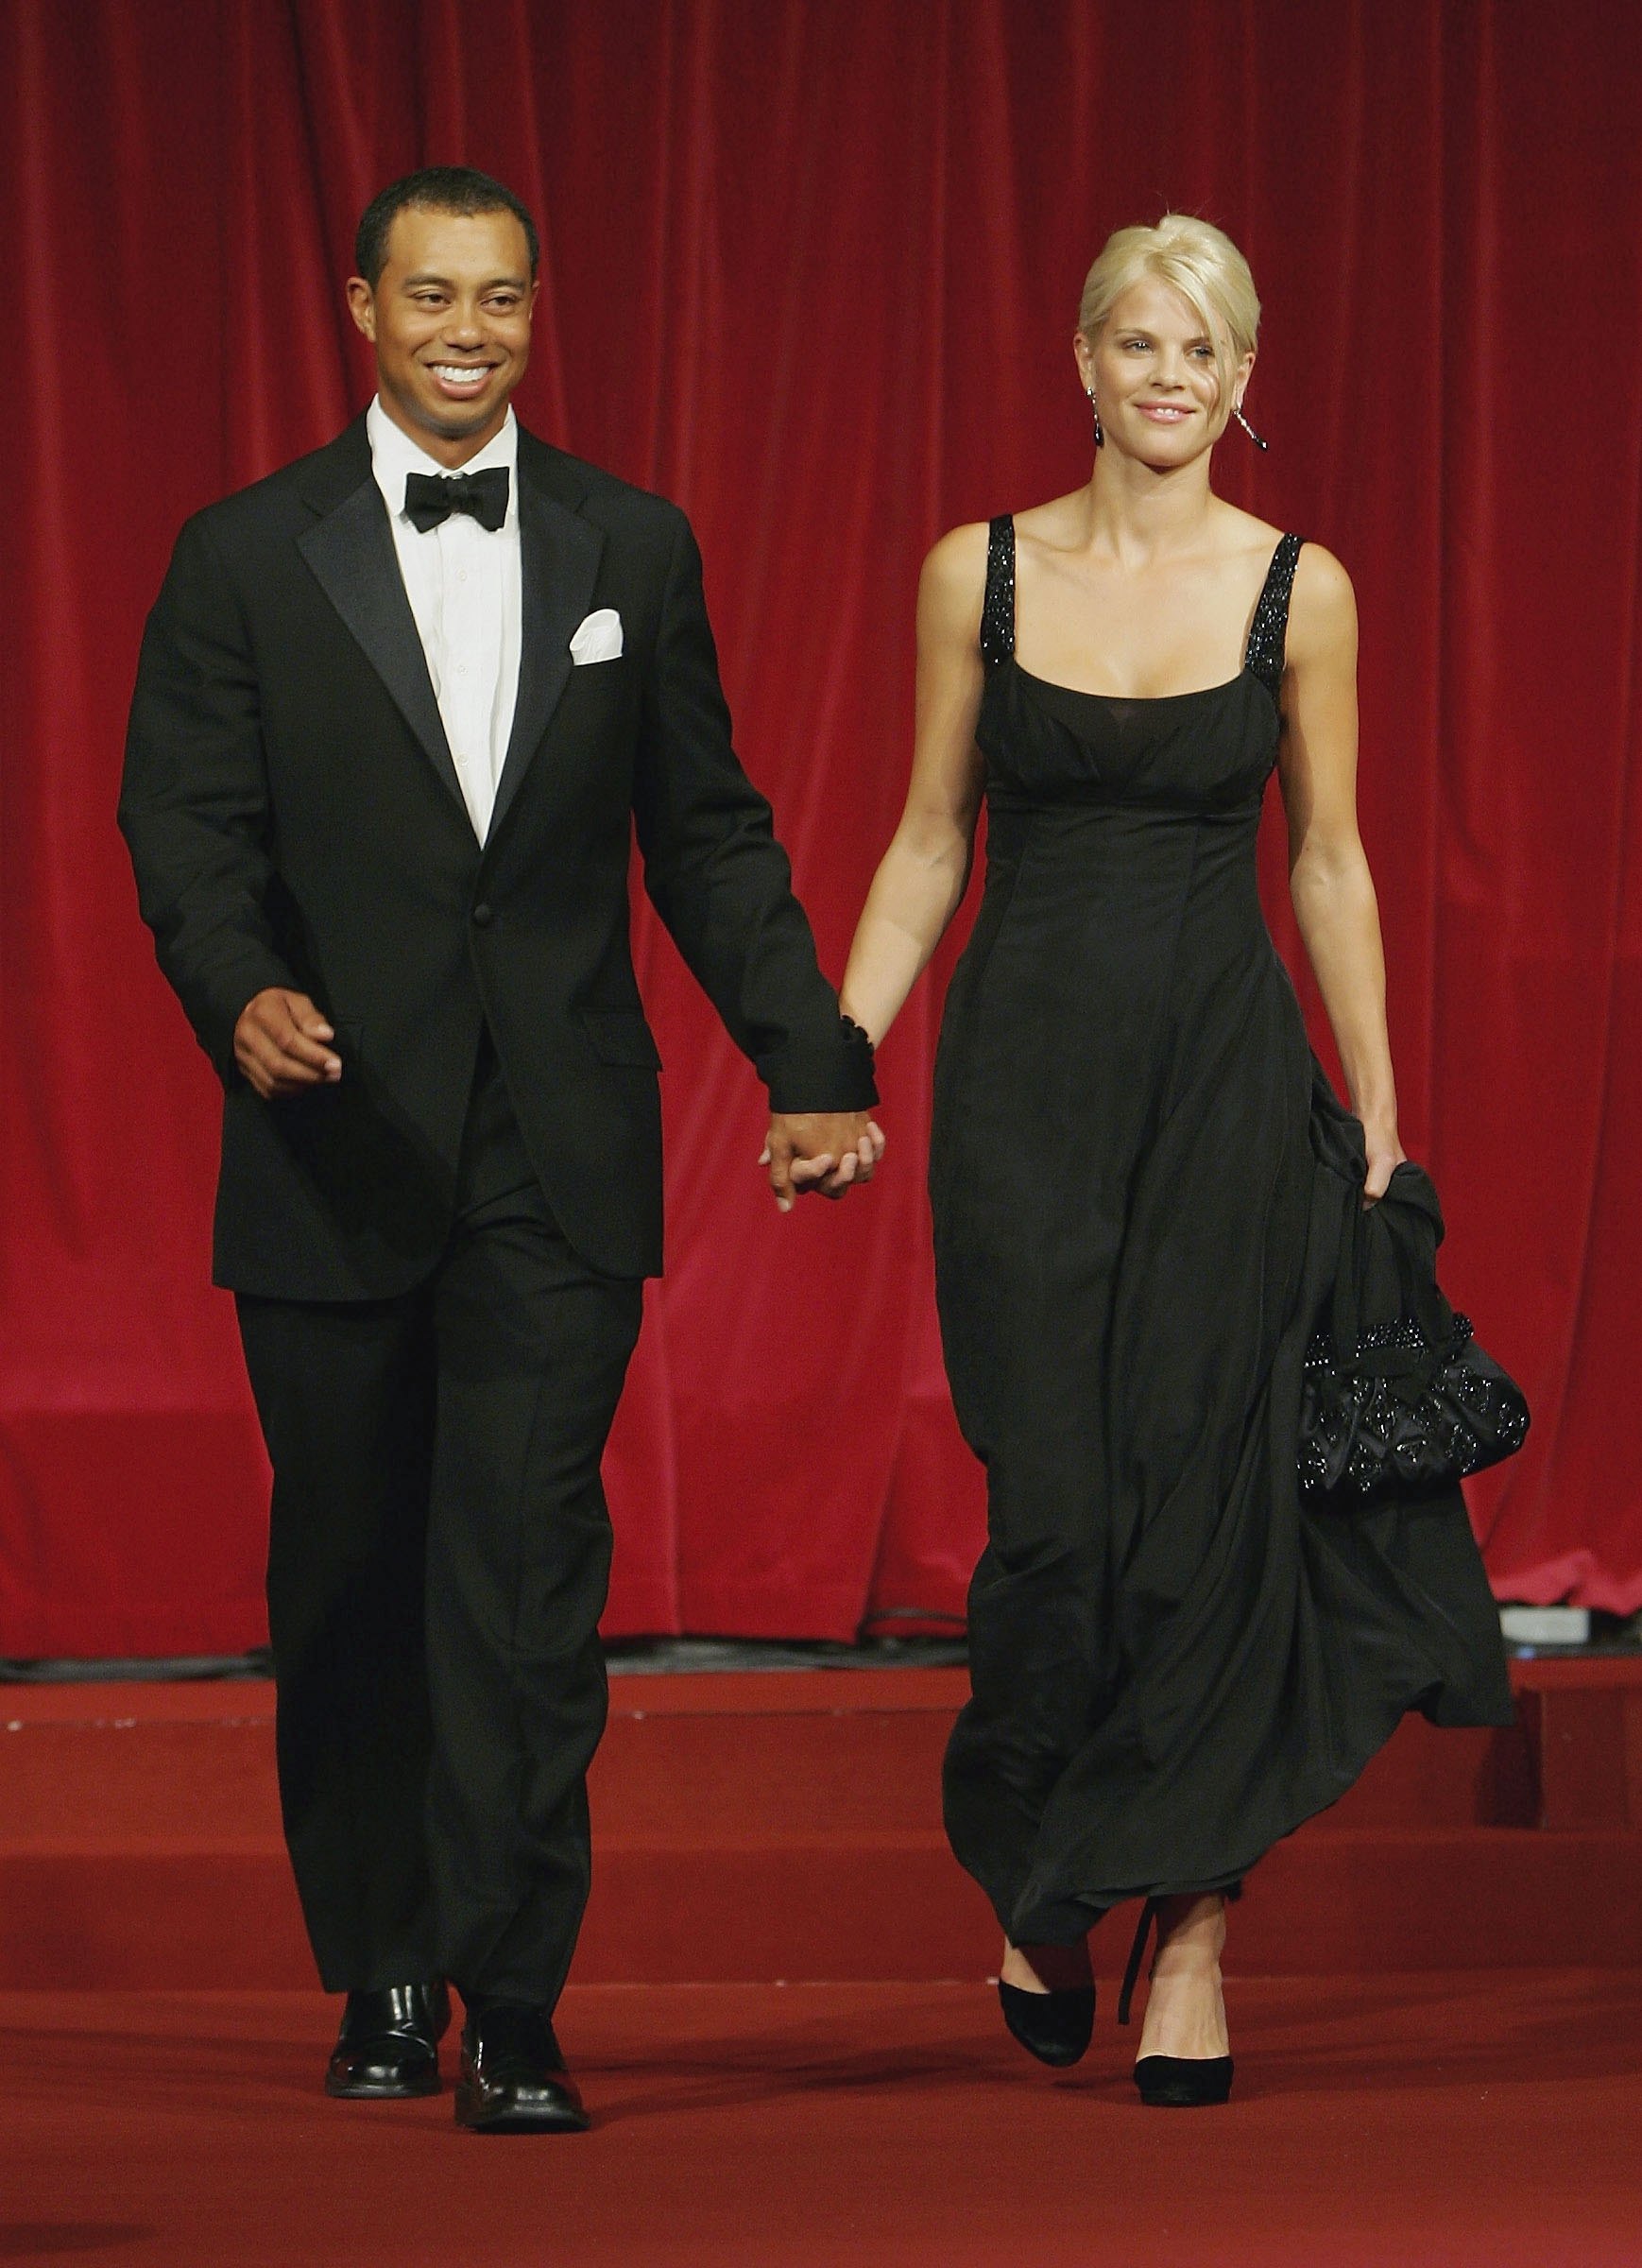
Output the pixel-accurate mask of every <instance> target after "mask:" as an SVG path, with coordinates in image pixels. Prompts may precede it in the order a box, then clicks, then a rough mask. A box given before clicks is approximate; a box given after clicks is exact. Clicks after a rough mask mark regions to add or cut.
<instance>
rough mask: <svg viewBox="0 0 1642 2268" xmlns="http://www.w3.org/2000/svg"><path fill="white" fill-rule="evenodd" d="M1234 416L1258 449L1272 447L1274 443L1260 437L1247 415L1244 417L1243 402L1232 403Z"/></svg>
mask: <svg viewBox="0 0 1642 2268" xmlns="http://www.w3.org/2000/svg"><path fill="white" fill-rule="evenodd" d="M1232 416H1233V417H1234V418H1236V420H1237V421H1238V423H1239V424H1240V426H1241V427H1242V429H1243V431H1244V432H1245V433H1246V434H1247V435H1248V437H1249V438H1250V440H1251V441H1253V443H1254V444H1255V447H1256V448H1257V449H1269V448H1270V447H1271V445H1272V444H1271V442H1270V441H1262V440H1261V438H1260V437H1259V435H1258V434H1257V432H1256V431H1255V429H1254V427H1253V426H1252V425H1251V424H1250V423H1249V421H1248V420H1247V418H1245V417H1244V415H1243V405H1242V404H1241V403H1240V402H1234V403H1233V404H1232Z"/></svg>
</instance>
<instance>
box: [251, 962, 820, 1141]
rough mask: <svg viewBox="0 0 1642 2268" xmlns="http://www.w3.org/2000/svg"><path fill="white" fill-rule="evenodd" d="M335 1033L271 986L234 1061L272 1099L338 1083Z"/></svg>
mask: <svg viewBox="0 0 1642 2268" xmlns="http://www.w3.org/2000/svg"><path fill="white" fill-rule="evenodd" d="M335 1037H336V1035H335V1033H334V1031H333V1030H332V1029H331V1026H330V1025H329V1024H328V1023H327V1022H326V1021H325V1019H324V1017H323V1016H321V1015H320V1013H319V1011H318V1009H317V1008H316V1006H315V1005H314V1003H313V1002H312V1001H311V1000H310V999H309V998H308V995H307V994H306V993H305V992H287V991H286V990H285V989H284V988H283V987H282V986H280V985H270V986H269V987H268V988H267V990H266V991H265V992H259V993H258V994H257V995H256V997H255V998H254V999H253V1000H250V1001H248V1003H247V1004H246V1005H245V1006H244V1007H243V1008H242V1009H241V1010H240V1018H239V1022H237V1023H236V1024H235V1025H234V1027H233V1059H234V1061H235V1062H236V1063H237V1064H238V1065H239V1067H240V1069H241V1071H243V1072H244V1074H245V1075H246V1077H247V1078H248V1080H249V1081H250V1083H251V1085H252V1086H253V1087H254V1088H255V1089H256V1091H257V1092H258V1093H259V1094H260V1095H261V1096H262V1098H263V1100H264V1102H265V1103H267V1102H272V1101H273V1099H274V1098H275V1096H276V1095H282V1094H299V1093H300V1092H301V1091H302V1089H303V1088H304V1087H325V1086H332V1087H334V1085H335V1083H336V1081H337V1080H338V1079H339V1078H340V1077H341V1076H342V1058H341V1057H340V1056H338V1055H337V1054H336V1053H335V1052H334V1049H333V1048H332V1047H331V1046H330V1045H329V1042H330V1041H331V1040H334V1039H335ZM829 1123H830V1122H829Z"/></svg>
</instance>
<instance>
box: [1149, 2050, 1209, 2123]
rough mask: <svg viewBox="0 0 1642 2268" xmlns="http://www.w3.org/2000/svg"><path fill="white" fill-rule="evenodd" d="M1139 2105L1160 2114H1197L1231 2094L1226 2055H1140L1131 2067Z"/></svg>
mask: <svg viewBox="0 0 1642 2268" xmlns="http://www.w3.org/2000/svg"><path fill="white" fill-rule="evenodd" d="M1135 2085H1136V2086H1137V2088H1139V2089H1140V2100H1141V2102H1142V2103H1151V2104H1155V2105H1157V2106H1158V2107H1159V2108H1161V2109H1164V2110H1197V2109H1199V2108H1200V2107H1201V2106H1202V2105H1205V2104H1207V2103H1224V2102H1225V2101H1226V2100H1227V2099H1228V2098H1229V2096H1230V2094H1231V2088H1232V2059H1231V2057H1230V2056H1229V2055H1142V2056H1141V2058H1140V2060H1139V2062H1138V2063H1137V2065H1136V2066H1135Z"/></svg>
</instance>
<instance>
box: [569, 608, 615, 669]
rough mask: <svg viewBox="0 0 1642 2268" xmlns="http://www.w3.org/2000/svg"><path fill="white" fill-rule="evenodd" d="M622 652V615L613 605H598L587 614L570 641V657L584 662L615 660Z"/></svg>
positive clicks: (577, 662) (577, 661) (578, 661)
mask: <svg viewBox="0 0 1642 2268" xmlns="http://www.w3.org/2000/svg"><path fill="white" fill-rule="evenodd" d="M621 653H622V617H621V616H620V615H619V614H618V613H617V611H616V610H615V608H614V607H600V608H599V610H598V611H597V612H596V613H593V614H590V615H588V617H587V618H586V620H585V621H584V622H583V624H582V626H581V627H580V629H579V630H577V632H576V634H575V636H574V637H573V639H572V640H571V642H570V658H571V660H572V662H575V663H576V664H577V665H578V666H579V665H580V664H581V663H582V662H616V661H619V660H620V659H621Z"/></svg>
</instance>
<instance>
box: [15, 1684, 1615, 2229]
mask: <svg viewBox="0 0 1642 2268" xmlns="http://www.w3.org/2000/svg"><path fill="white" fill-rule="evenodd" d="M1517 1684H1518V1689H1519V1699H1520V1704H1521V1713H1520V1720H1519V1723H1518V1725H1517V1726H1516V1727H1514V1729H1513V1730H1512V1731H1510V1732H1505V1733H1492V1732H1475V1733H1458V1734H1439V1733H1435V1732H1433V1731H1432V1730H1431V1729H1430V1727H1428V1726H1425V1725H1423V1724H1421V1723H1419V1722H1417V1721H1413V1720H1411V1721H1410V1722H1409V1723H1407V1724H1405V1725H1404V1727H1402V1729H1401V1730H1400V1731H1399V1732H1398V1734H1397V1736H1396V1738H1395V1739H1394V1741H1393V1742H1392V1743H1391V1744H1390V1746H1389V1747H1388V1748H1387V1749H1386V1751H1385V1752H1384V1754H1383V1755H1382V1756H1381V1757H1379V1758H1378V1759H1377V1761H1376V1762H1375V1764H1374V1765H1373V1766H1372V1768H1371V1769H1370V1771H1369V1772H1368V1773H1367V1774H1366V1775H1365V1777H1364V1778H1363V1780H1362V1781H1361V1783H1360V1785H1359V1786H1358V1787H1357V1788H1356V1789H1354V1790H1353V1791H1352V1792H1351V1794H1350V1795H1348V1796H1347V1797H1346V1798H1345V1799H1344V1800H1343V1802H1342V1803H1340V1804H1339V1805H1338V1806H1336V1808H1335V1809H1334V1810H1333V1811H1332V1812H1330V1813H1327V1814H1326V1816H1325V1817H1324V1818H1322V1819H1320V1820H1318V1821H1315V1822H1314V1823H1313V1824H1312V1825H1311V1826H1309V1827H1308V1828H1307V1829H1305V1830H1303V1831H1302V1832H1301V1833H1300V1834H1298V1835H1296V1836H1294V1837H1293V1838H1292V1839H1291V1841H1290V1842H1289V1843H1287V1844H1285V1845H1284V1846H1283V1847H1281V1849H1279V1850H1278V1851H1276V1852H1274V1854H1273V1855H1272V1857H1271V1858H1270V1859H1269V1860H1268V1861H1267V1862H1266V1863H1265V1864H1262V1865H1261V1866H1260V1867H1259V1868H1258V1869H1257V1873H1256V1874H1255V1876H1254V1877H1253V1879H1252V1880H1251V1882H1250V1885H1249V1891H1248V1895H1247V1897H1246V1898H1245V1899H1244V1900H1243V1902H1242V1904H1241V1905H1240V1908H1239V1909H1238V1912H1237V1914H1236V1916H1234V1920H1233V1929H1232V1943H1231V1951H1230V1956H1229V1959H1228V1963H1227V1967H1228V1974H1229V1976H1230V1977H1231V1978H1232V1980H1233V1981H1232V1984H1231V1986H1230V1991H1229V1999H1230V2003H1231V2016H1232V2030H1233V2042H1234V2046H1235V2049H1236V2053H1237V2057H1238V2087H1237V2094H1236V2097H1235V2099H1234V2101H1233V2103H1232V2105H1230V2107H1229V2108H1228V2109H1227V2110H1225V2111H1223V2112H1220V2111H1216V2112H1201V2113H1195V2114H1192V2113H1186V2114H1175V2115H1172V2116H1171V2115H1170V2114H1168V2113H1164V2112H1148V2111H1146V2110H1144V2109H1143V2108H1142V2107H1141V2106H1140V2105H1139V2104H1138V2102H1137V2100H1136V2098H1135V2095H1134V2091H1133V2088H1132V2085H1131V2083H1130V2081H1129V2079H1128V2076H1127V2069H1128V2064H1129V2061H1130V2060H1131V2059H1132V2057H1133V2053H1134V2047H1133V2036H1124V2035H1121V2034H1120V2033H1119V2032H1118V2030H1117V2028H1116V2026H1115V2025H1114V2024H1113V2022H1112V2020H1111V2009H1112V2005H1113V2002H1114V2000H1115V1995H1114V1994H1113V1993H1112V1991H1111V1989H1110V1987H1109V1985H1108V1986H1107V1987H1106V1988H1105V1990H1104V1992H1103V2017H1102V2022H1101V2025H1100V2028H1099V2030H1098V2032H1097V2036H1096V2045H1095V2049H1094V2051H1093V2052H1092V2053H1091V2055H1090V2056H1089V2058H1088V2060H1087V2062H1086V2064H1085V2065H1084V2066H1083V2067H1081V2068H1080V2070H1078V2071H1076V2072H1075V2073H1072V2074H1069V2075H1067V2076H1063V2077H1056V2076H1054V2075H1052V2074H1051V2073H1049V2072H1047V2071H1045V2070H1041V2069H1040V2068H1039V2067H1037V2066H1035V2065H1034V2064H1033V2063H1031V2062H1030V2061H1029V2060H1028V2059H1027V2058H1026V2057H1025V2056H1024V2055H1023V2054H1022V2053H1020V2051H1019V2050H1018V2049H1017V2048H1016V2047H1015V2046H1014V2045H1013V2043H1011V2042H1010V2041H1009V2040H1008V2039H1007V2038H1006V2037H1005V2036H1004V2035H1003V2032H1002V2029H1001V2023H1000V2021H999V2019H998V2016H997V2013H996V2005H995V2002H994V2000H993V1998H992V1996H991V1994H990V1993H989V1992H988V1991H987V1989H986V1988H985V1986H984V1985H983V1984H982V1983H981V1982H980V1980H981V1979H983V1977H984V1976H985V1975H986V1973H987V1971H988V1970H989V1969H990V1968H991V1967H993V1965H994V1964H995V1962H996V1959H997V1953H998V1945H997V1935H996V1930H995V1927H994V1925H993V1923H992V1921H991V1919H990V1916H988V1915H987V1913H986V1912H985V1909H984V1907H983V1904H982V1901H981V1899H980V1897H979V1895H978V1893H977V1892H976V1891H975V1889H974V1887H973V1885H972V1884H971V1883H969V1882H968V1881H966V1879H965V1878H964V1876H962V1875H961V1874H960V1873H959V1871H958V1869H957V1867H956V1866H955V1865H954V1864H953V1862H952V1860H951V1859H950V1857H949V1854H948V1852H947V1850H946V1847H945V1844H944V1841H943V1838H942V1836H941V1832H940V1824H939V1794H938V1790H939V1779H938V1771H939V1761H940V1751H941V1745H942V1743H943V1741H944V1739H945V1737H946V1731H947V1727H948V1726H949V1723H950V1720H951V1716H952V1712H953V1710H955V1708H956V1707H957V1705H958V1702H959V1700H960V1698H961V1697H962V1694H963V1692H964V1679H963V1677H962V1675H960V1674H955V1673H945V1672H938V1673H937V1672H932V1673H919V1672H912V1671H906V1672H893V1673H856V1672H826V1673H802V1674H796V1675H788V1674H784V1673H774V1674H768V1675H729V1676H714V1675H701V1676H693V1677H643V1676H630V1677H624V1678H620V1679H618V1680H617V1681H616V1683H615V1688H614V1713H613V1716H612V1721H611V1727H610V1733H609V1737H608V1739H607V1743H606V1744H605V1747H604V1749H603V1750H602V1752H601V1754H600V1758H599V1761H598V1765H597V1768H596V1772H595V1776H594V1787H593V1795H594V1808H595V1833H596V1860H595V1880H594V1893H593V1902H592V1906H591V1909H590V1915H589V1919H588V1928H587V1932H586V1934H585V1937H584V1939H583V1945H582V1950H581V1952H580V1954H579V1956H578V1959H577V1964H576V1970H575V1977H576V1983H575V1984H574V1985H573V1988H572V1991H571V1993H570V1995H569V1997H568V1999H567V2002H566V2005H565V2011H564V2019H563V2025H562V2031H563V2036H564V2041H565V2045H566V2048H567V2051H568V2053H569V2054H570V2056H571V2059H572V2062H573V2065H574V2067H575V2069H576V2070H577V2072H578V2073H579V2075H580V2077H581V2078H582V2080H583V2083H584V2085H585V2087H586V2090H587V2093H588V2097H589V2101H590V2106H591V2107H592V2109H593V2111H594V2113H595V2116H596V2121H597V2124H596V2128H595V2131H594V2132H593V2133H592V2134H591V2135H589V2136H586V2137H582V2138H575V2139H568V2138H567V2139H553V2140H549V2141H538V2140H533V2139H511V2138H510V2139H486V2140H480V2139H476V2138H473V2137H470V2136H466V2135H459V2134H457V2133H456V2132H455V2131H454V2130H453V2125H452V2122H451V2106H450V2099H449V2096H448V2095H447V2096H446V2097H445V2098H444V2099H442V2100H440V2101H437V2102H433V2103H426V2104H416V2105H335V2104H331V2103H328V2102H327V2101H326V2100H325V2098H324V2096H323V2095H322V2094H321V2092H320V2091H319V2076H320V2072H321V2070H322V2067H323V2062H324V2056H325V2053H326V2051H327V2049H328V2047H329V2045H330V2040H331V2037H332V2032H333V2026H334V2005H333V2004H332V2003H329V2002H326V2001H324V2000H323V1999H322V1998H321V1997H320V1996H319V1995H318V1994H316V1993H315V1992H312V1991H311V1990H301V1989H273V1988H288V1987H303V1986H306V1985H307V1984H309V1981H310V1978H311V1970H310V1967H309V1963H308V1956H307V1952H306V1950H305V1948H304V1946H303V1943H302V1939H301V1932H300V1928H299V1921H298V1916H297V1911H296V1902H295V1898H294V1896H293V1893H292V1890H291V1887H290V1881H289V1877H288V1873H287V1871H286V1865H285V1861H284V1856H283V1852H282V1848H281V1846H280V1841H279V1826H278V1813H277V1806H276V1802H275V1795H274V1786H273V1769H272V1761H273V1760H272V1720H271V1695H270V1693H269V1692H268V1689H267V1688H266V1687H263V1686H254V1685H232V1684H230V1685H213V1686H206V1685H197V1686H174V1687H169V1688H167V1687H154V1686H146V1687H140V1686H128V1687H122V1688H110V1687H107V1686H102V1687H97V1686H81V1687H74V1688H57V1689H43V1688H26V1687H17V1686H13V1687H9V1688H6V1689H0V1726H3V1727H4V1728H5V1729H4V1730H3V1731H0V2025H3V2027H4V2035H5V2036H4V2042H3V2045H0V2063H3V2065H4V2075H3V2078H0V2084H3V2085H4V2088H5V2099H6V2103H7V2106H8V2107H7V2112H6V2118H5V2122H4V2124H3V2126H0V2263H4V2262H6V2261H17V2260H23V2261H39V2262H42V2263H53V2262H58V2261H63V2260H69V2259H78V2258H81V2257H84V2258H87V2259H94V2260H101V2259H107V2260H108V2261H109V2262H110V2264H111V2268H123V2264H124V2263H131V2264H132V2268H302V2264H303V2263H306V2262H316V2263H318V2262H324V2263H333V2262H334V2263H339V2264H340V2263H346V2264H347V2268H378V2264H380V2268H421V2264H423V2263H426V2264H427V2268H434V2263H437V2264H438V2268H467V2264H468V2263H473V2264H474V2268H515V2264H516V2263H517V2264H518V2268H525V2264H526V2263H528V2264H529V2268H537V2264H538V2263H550V2264H553V2268H557V2264H558V2263H564V2264H565V2268H650V2264H652V2263H654V2264H655V2268H661V2264H662V2263H666V2264H667V2268H674V2264H677V2268H832V2264H834V2263H837V2264H838V2268H844V2264H845V2263H848V2264H850V2268H872V2264H874V2263H879V2262H882V2263H890V2262H895V2263H905V2264H908V2268H936V2264H937V2263H938V2264H939V2268H971V2264H974V2268H980V2264H982V2263H985V2268H1016V2264H1017V2263H1019V2264H1020V2268H1037V2264H1039V2263H1042V2264H1043V2268H1104V2264H1105V2263H1108V2262H1109V2263H1112V2264H1113V2268H1118V2264H1121V2268H1163V2264H1164V2263H1167V2264H1168V2268H1371V2264H1372V2268H1381V2264H1383V2268H1472V2264H1473V2263H1475V2268H1558V2264H1559V2263H1563V2262H1566V2263H1569V2264H1570V2268H1571V2263H1574V2262H1576V2261H1577V2262H1580V2263H1602V2264H1606V2263H1609V2262H1615V2263H1617V2262H1625V2263H1635V2264H1636V2268H1642V1668H1639V1665H1636V1664H1634V1663H1632V1662H1607V1663H1604V1662H1594V1663H1563V1662H1551V1663H1531V1664H1528V1665H1525V1666H1523V1667H1521V1668H1520V1669H1519V1672H1518V1675H1517ZM1127 1928H1128V1924H1127V1918H1126V1917H1124V1916H1119V1917H1115V1919H1114V1922H1113V1923H1112V1924H1110V1925H1108V1926H1107V1927H1106V1928H1105V1929H1103V1930H1102V1931H1100V1932H1098V1933H1097V1935H1096V1960H1097V1967H1098V1968H1099V1969H1100V1971H1101V1973H1102V1974H1103V1976H1106V1977H1110V1975H1111V1974H1112V1971H1113V1970H1114V1968H1115V1967H1117V1965H1118V1964H1119V1963H1120V1961H1121V1958H1122V1954H1123V1950H1124V1947H1125V1943H1126V1938H1127ZM840 1978H847V1979H854V1980H856V1981H855V1982H852V1983H837V1982H830V1981H829V1980H836V1979H840ZM777 1979H785V1980H787V1982H786V1983H785V1984H777V1983H776V1982H775V1980H777ZM951 1979H966V1980H969V1981H968V1982H960V1983H952V1982H944V1981H943V1980H951ZM201 1987H214V1988H216V1989H214V1990H202V1989H198V1988H201ZM451 2059H452V2058H451V2046H450V2044H449V2043H448V2046H447V2065H448V2067H449V2064H450V2062H451Z"/></svg>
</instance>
